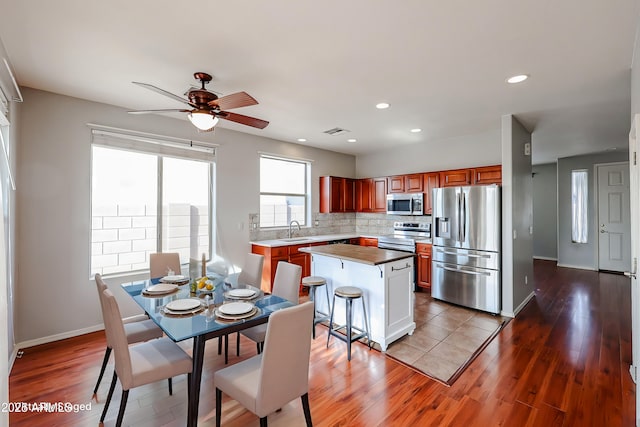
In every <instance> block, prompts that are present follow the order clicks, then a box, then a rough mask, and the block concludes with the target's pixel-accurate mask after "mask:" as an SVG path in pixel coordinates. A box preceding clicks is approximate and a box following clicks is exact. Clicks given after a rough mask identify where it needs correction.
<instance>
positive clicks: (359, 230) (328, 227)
mask: <svg viewBox="0 0 640 427" xmlns="http://www.w3.org/2000/svg"><path fill="white" fill-rule="evenodd" d="M259 218H260V216H259V214H257V213H255V214H249V224H250V229H249V230H250V231H249V239H250V240H251V241H259V240H271V239H286V238H287V237H288V235H289V228H288V227H282V228H271V229H263V230H261V229H260V226H259V221H260V220H259ZM396 221H405V222H420V223H423V222H431V216H430V215H424V216H405V215H387V214H382V213H360V212H358V213H334V214H325V213H318V212H316V213H313V214H312V218H311V224H309V225H310V226H309V225H307V226H306V227H301V230H300V231H298V229H297V227H295V228H294V229H293V236H294V237H304V236H321V235H326V234H349V233H353V234H365V235H372V236H381V235H385V234H391V233H393V223H394V222H396ZM253 224H256V228H255V229H254V226H253Z"/></svg>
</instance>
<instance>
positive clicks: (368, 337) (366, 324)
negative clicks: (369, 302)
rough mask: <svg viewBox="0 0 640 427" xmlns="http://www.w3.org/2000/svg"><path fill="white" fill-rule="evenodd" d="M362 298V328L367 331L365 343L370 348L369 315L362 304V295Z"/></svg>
mask: <svg viewBox="0 0 640 427" xmlns="http://www.w3.org/2000/svg"><path fill="white" fill-rule="evenodd" d="M361 299H362V313H363V314H364V317H363V319H362V320H363V321H364V328H365V330H366V331H367V344H368V345H369V350H371V335H370V334H369V322H368V320H369V317H368V316H367V308H366V307H365V305H364V296H363V297H362V298H361Z"/></svg>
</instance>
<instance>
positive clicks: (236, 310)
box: [218, 302, 253, 316]
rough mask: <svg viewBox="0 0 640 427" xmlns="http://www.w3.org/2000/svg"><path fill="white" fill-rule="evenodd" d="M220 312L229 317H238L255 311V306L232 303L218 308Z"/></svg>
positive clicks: (246, 303) (244, 303) (245, 303)
mask: <svg viewBox="0 0 640 427" xmlns="http://www.w3.org/2000/svg"><path fill="white" fill-rule="evenodd" d="M218 310H219V311H220V313H222V314H226V315H227V316H238V315H240V314H246V313H249V312H250V311H251V310H253V304H249V303H248V302H230V303H228V304H222V305H221V306H220V307H218Z"/></svg>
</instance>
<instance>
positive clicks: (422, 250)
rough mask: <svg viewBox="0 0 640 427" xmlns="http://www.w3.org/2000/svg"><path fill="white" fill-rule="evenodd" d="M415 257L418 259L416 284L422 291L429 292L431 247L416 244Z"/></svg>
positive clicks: (424, 244) (425, 244)
mask: <svg viewBox="0 0 640 427" xmlns="http://www.w3.org/2000/svg"><path fill="white" fill-rule="evenodd" d="M416 255H417V258H418V260H417V262H418V269H417V270H418V277H417V278H416V284H417V285H418V287H420V288H422V289H425V290H431V245H430V244H427V243H418V244H417V245H416Z"/></svg>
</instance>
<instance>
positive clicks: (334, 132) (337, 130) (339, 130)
mask: <svg viewBox="0 0 640 427" xmlns="http://www.w3.org/2000/svg"><path fill="white" fill-rule="evenodd" d="M348 132H350V131H349V130H347V129H342V128H333V129H329V130H325V131H324V133H326V134H328V135H342V134H343V133H348Z"/></svg>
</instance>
